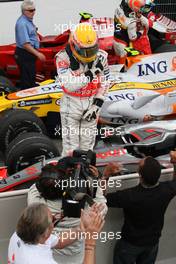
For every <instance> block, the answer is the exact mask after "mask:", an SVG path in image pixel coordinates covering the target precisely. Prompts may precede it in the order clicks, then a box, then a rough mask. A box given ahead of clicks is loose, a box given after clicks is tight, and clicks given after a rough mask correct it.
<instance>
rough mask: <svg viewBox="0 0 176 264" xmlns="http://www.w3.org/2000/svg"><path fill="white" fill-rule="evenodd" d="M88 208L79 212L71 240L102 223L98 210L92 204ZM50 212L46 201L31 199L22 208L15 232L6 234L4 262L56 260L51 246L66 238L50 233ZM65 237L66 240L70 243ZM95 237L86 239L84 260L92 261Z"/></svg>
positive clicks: (49, 262)
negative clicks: (6, 249)
mask: <svg viewBox="0 0 176 264" xmlns="http://www.w3.org/2000/svg"><path fill="white" fill-rule="evenodd" d="M94 207H95V208H93V209H92V210H91V209H90V211H89V212H82V215H81V223H80V226H79V228H75V229H72V232H75V236H74V238H73V241H75V239H77V237H78V236H79V235H80V234H81V232H90V233H94V232H99V231H100V230H101V228H102V227H103V225H104V220H103V218H102V217H101V214H99V213H98V212H96V210H97V208H96V205H95V206H94ZM52 220H53V219H52V214H51V212H50V210H49V209H48V207H47V205H45V204H42V203H33V204H31V205H30V206H28V207H27V208H25V209H24V211H23V213H22V215H21V217H20V218H19V220H18V224H17V228H16V232H15V233H14V234H13V235H12V237H11V238H10V243H9V249H8V264H57V263H56V261H55V260H54V259H53V256H52V248H62V247H63V246H67V243H68V240H65V241H63V240H62V239H61V236H60V237H58V236H55V235H52V234H51V233H52V230H53V227H54V225H53V221H52ZM70 239H71V238H69V243H70ZM95 242H96V241H95V240H94V239H93V236H90V238H88V239H86V248H85V249H86V254H85V259H84V264H88V263H89V264H93V263H94V257H95Z"/></svg>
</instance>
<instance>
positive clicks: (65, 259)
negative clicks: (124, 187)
mask: <svg viewBox="0 0 176 264" xmlns="http://www.w3.org/2000/svg"><path fill="white" fill-rule="evenodd" d="M76 160H77V159H76ZM74 162H75V158H72V157H66V158H63V159H62V160H60V161H59V162H58V165H57V166H54V165H46V166H45V167H43V169H42V172H41V174H40V176H39V180H38V182H37V183H36V184H34V185H32V186H31V188H30V189H29V192H28V204H31V203H33V202H40V203H45V204H47V206H48V208H49V209H50V210H51V212H52V215H53V216H54V217H55V219H56V221H57V220H58V221H57V224H56V225H55V227H54V233H57V234H58V233H60V232H63V231H65V232H66V233H65V232H64V235H65V236H64V238H63V240H64V242H63V243H67V247H65V244H63V246H62V249H60V250H57V255H56V256H58V259H59V263H64V264H66V263H78V264H79V263H80V264H82V262H83V259H84V246H85V243H84V240H83V239H77V238H75V239H74V240H73V239H71V237H70V235H71V234H72V232H71V229H72V228H76V227H78V226H79V224H80V215H78V216H77V217H76V215H74V217H71V215H64V216H63V213H62V208H63V193H66V188H63V186H59V184H58V183H60V184H61V183H64V184H63V185H65V183H66V182H68V183H69V179H70V175H72V173H73V170H74ZM78 164H79V163H78ZM89 168H90V172H91V173H92V174H93V177H95V178H97V176H98V174H99V172H98V170H97V169H96V167H95V166H92V165H89ZM61 185H62V184H61ZM82 191H83V192H84V190H81V193H82ZM68 192H69V191H68ZM71 192H72V190H71ZM73 193H74V192H73ZM64 202H65V199H64ZM73 202H74V203H76V201H73ZM94 202H96V203H104V208H103V210H102V214H104V215H105V214H106V213H107V207H106V205H105V203H106V199H105V198H104V196H103V191H102V189H101V188H100V187H98V188H97V189H96V193H95V198H94ZM80 204H81V207H82V208H84V202H83V201H81V202H80ZM64 205H65V204H64ZM71 205H73V204H71ZM70 210H71V208H69V209H68V208H66V209H65V211H66V213H68V212H70ZM71 211H73V212H72V213H73V214H74V213H75V212H76V211H77V208H76V209H73V210H71ZM70 214H71V212H70ZM67 231H68V232H67ZM67 234H68V235H67ZM66 238H67V239H66Z"/></svg>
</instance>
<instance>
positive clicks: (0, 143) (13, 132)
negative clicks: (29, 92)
mask: <svg viewBox="0 0 176 264" xmlns="http://www.w3.org/2000/svg"><path fill="white" fill-rule="evenodd" d="M0 124H1V126H0V150H1V151H5V149H6V148H7V146H8V145H9V143H10V142H11V141H12V140H13V139H14V138H16V137H17V136H18V135H20V134H22V133H26V132H38V133H41V134H47V132H46V127H45V125H44V124H43V122H42V120H41V119H40V118H39V117H37V116H36V115H35V114H34V113H33V112H31V111H29V110H24V109H8V110H5V111H3V112H2V113H1V114H0Z"/></svg>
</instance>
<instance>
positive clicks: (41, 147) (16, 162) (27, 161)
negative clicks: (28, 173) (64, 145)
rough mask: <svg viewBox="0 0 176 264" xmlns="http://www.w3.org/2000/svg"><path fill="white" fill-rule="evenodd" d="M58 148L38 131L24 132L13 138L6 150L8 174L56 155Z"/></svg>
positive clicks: (57, 154)
mask: <svg viewBox="0 0 176 264" xmlns="http://www.w3.org/2000/svg"><path fill="white" fill-rule="evenodd" d="M59 155H60V153H59V150H58V149H57V147H56V146H55V145H54V143H53V141H52V140H51V139H50V138H48V137H47V136H45V135H42V134H39V133H26V134H23V135H20V136H18V137H17V138H15V139H14V140H13V141H12V142H11V143H10V144H9V146H8V148H7V151H6V161H5V163H6V166H7V167H8V173H9V175H11V174H13V173H15V172H18V171H21V170H23V169H25V168H26V167H29V166H31V165H32V164H35V163H37V162H39V161H41V162H42V161H43V159H50V158H54V157H58V156H59Z"/></svg>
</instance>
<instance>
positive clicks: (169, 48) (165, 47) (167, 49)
mask: <svg viewBox="0 0 176 264" xmlns="http://www.w3.org/2000/svg"><path fill="white" fill-rule="evenodd" d="M172 51H176V45H173V44H164V45H162V46H160V47H158V48H157V49H155V53H163V52H172Z"/></svg>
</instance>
